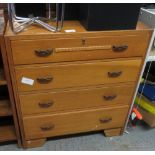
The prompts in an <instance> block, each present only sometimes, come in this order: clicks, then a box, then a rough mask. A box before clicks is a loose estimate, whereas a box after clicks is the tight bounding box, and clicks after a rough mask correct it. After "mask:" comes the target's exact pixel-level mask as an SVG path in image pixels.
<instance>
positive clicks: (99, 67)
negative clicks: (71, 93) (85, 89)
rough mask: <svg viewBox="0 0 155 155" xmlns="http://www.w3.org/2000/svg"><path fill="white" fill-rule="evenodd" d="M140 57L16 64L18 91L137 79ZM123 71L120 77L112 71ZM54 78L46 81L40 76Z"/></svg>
mask: <svg viewBox="0 0 155 155" xmlns="http://www.w3.org/2000/svg"><path fill="white" fill-rule="evenodd" d="M140 64H141V59H133V60H122V61H117V60H113V61H107V62H104V61H103V62H102V61H101V62H86V63H75V64H69V63H68V64H63V65H61V64H57V65H49V64H48V65H39V66H28V67H16V70H15V71H16V78H17V85H18V90H19V91H32V90H47V89H53V88H66V87H77V86H87V85H92V86H93V85H100V84H107V83H119V82H131V81H133V82H134V81H135V80H136V78H137V74H138V72H139V67H140ZM113 72H114V73H115V72H116V73H117V72H121V75H120V76H118V77H114V78H111V77H109V76H108V74H109V73H113ZM23 77H26V78H30V79H32V80H34V84H33V85H29V84H24V83H22V82H21V80H22V78H23ZM38 78H39V79H40V78H41V79H43V78H51V81H49V82H48V83H46V84H42V83H40V82H38V80H37V79H38Z"/></svg>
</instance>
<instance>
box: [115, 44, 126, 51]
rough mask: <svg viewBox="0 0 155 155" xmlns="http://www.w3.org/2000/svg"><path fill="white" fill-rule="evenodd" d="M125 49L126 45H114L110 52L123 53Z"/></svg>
mask: <svg viewBox="0 0 155 155" xmlns="http://www.w3.org/2000/svg"><path fill="white" fill-rule="evenodd" d="M126 49H128V45H114V46H112V50H113V51H114V52H124V51H125V50H126Z"/></svg>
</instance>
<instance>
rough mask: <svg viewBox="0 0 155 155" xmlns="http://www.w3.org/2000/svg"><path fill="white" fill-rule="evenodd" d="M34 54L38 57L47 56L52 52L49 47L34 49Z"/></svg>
mask: <svg viewBox="0 0 155 155" xmlns="http://www.w3.org/2000/svg"><path fill="white" fill-rule="evenodd" d="M35 54H36V55H37V56H38V57H48V56H49V55H51V54H53V49H49V50H35Z"/></svg>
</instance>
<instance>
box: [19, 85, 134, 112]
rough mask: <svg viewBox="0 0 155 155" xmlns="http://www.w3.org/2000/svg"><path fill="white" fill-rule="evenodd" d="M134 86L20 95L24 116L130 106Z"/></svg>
mask: <svg viewBox="0 0 155 155" xmlns="http://www.w3.org/2000/svg"><path fill="white" fill-rule="evenodd" d="M133 90H134V84H131V83H129V84H124V85H123V84H121V85H119V86H117V85H116V86H111V87H95V88H91V89H79V90H77V89H75V90H70V91H57V92H48V93H38V94H27V95H19V98H20V105H21V110H22V114H23V115H29V114H39V113H46V112H56V111H65V110H77V109H84V108H90V107H104V106H106V107H109V106H116V105H129V104H130V102H131V99H132V95H133Z"/></svg>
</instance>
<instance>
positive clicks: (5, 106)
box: [0, 100, 12, 116]
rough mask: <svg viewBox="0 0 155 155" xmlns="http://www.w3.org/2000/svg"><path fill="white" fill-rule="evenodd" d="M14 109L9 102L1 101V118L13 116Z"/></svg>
mask: <svg viewBox="0 0 155 155" xmlns="http://www.w3.org/2000/svg"><path fill="white" fill-rule="evenodd" d="M11 115H12V109H11V106H10V101H9V100H0V116H11Z"/></svg>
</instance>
